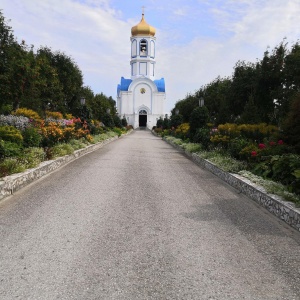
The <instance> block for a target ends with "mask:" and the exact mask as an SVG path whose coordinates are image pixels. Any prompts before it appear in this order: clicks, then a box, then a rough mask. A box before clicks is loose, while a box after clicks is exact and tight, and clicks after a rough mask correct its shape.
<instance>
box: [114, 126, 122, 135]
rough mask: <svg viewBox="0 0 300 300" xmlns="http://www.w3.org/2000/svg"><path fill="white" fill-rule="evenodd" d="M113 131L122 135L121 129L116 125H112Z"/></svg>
mask: <svg viewBox="0 0 300 300" xmlns="http://www.w3.org/2000/svg"><path fill="white" fill-rule="evenodd" d="M113 132H115V133H116V134H117V135H118V136H121V135H122V129H120V128H118V127H114V128H113Z"/></svg>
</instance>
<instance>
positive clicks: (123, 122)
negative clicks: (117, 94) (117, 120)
mask: <svg viewBox="0 0 300 300" xmlns="http://www.w3.org/2000/svg"><path fill="white" fill-rule="evenodd" d="M121 123H122V126H123V127H126V126H127V125H128V123H127V120H126V117H125V116H123V118H122V120H121Z"/></svg>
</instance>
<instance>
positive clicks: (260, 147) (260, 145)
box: [258, 144, 266, 149]
mask: <svg viewBox="0 0 300 300" xmlns="http://www.w3.org/2000/svg"><path fill="white" fill-rule="evenodd" d="M258 148H259V149H264V148H266V145H265V144H258Z"/></svg>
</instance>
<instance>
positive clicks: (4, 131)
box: [0, 126, 23, 145]
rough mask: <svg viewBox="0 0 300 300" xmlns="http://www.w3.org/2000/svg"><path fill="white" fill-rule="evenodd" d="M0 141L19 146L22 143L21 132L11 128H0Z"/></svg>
mask: <svg viewBox="0 0 300 300" xmlns="http://www.w3.org/2000/svg"><path fill="white" fill-rule="evenodd" d="M0 139H3V140H5V141H9V142H13V143H16V144H19V145H22V143H23V136H22V134H21V131H20V130H18V129H16V128H15V127H13V126H0Z"/></svg>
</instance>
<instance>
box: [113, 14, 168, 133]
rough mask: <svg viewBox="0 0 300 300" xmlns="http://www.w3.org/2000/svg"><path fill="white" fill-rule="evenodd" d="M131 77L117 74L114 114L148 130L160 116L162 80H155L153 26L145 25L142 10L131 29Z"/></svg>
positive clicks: (163, 99) (163, 106)
mask: <svg viewBox="0 0 300 300" xmlns="http://www.w3.org/2000/svg"><path fill="white" fill-rule="evenodd" d="M130 41H131V60H130V65H131V79H126V78H124V77H121V83H120V84H119V85H118V88H117V108H118V115H119V116H120V117H121V118H122V117H125V118H126V120H127V123H128V125H132V126H133V128H138V127H148V128H149V129H152V127H153V126H155V125H156V122H157V120H158V119H159V118H160V117H163V116H164V111H165V106H166V103H165V102H166V93H165V80H164V78H161V79H158V80H157V79H155V46H156V38H155V28H154V27H152V26H150V25H149V24H147V22H146V21H145V19H144V13H143V14H142V19H141V21H140V23H139V24H137V25H136V26H133V27H132V28H131V38H130Z"/></svg>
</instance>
